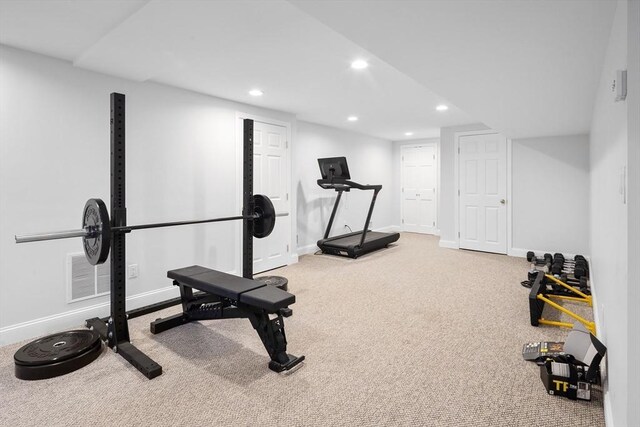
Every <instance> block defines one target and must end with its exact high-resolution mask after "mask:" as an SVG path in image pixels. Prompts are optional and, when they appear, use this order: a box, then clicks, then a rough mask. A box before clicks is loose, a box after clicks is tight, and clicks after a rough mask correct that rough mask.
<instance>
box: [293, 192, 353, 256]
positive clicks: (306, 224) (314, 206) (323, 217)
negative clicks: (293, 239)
mask: <svg viewBox="0 0 640 427" xmlns="http://www.w3.org/2000/svg"><path fill="white" fill-rule="evenodd" d="M296 192H297V200H298V235H299V236H300V240H299V243H298V246H299V247H303V246H307V245H311V244H315V243H316V241H318V240H319V239H321V238H322V237H323V236H324V231H325V227H326V226H327V224H328V223H329V218H330V217H331V210H332V209H333V205H334V203H335V200H336V195H335V194H334V193H333V192H332V193H331V195H330V196H318V195H317V193H314V192H310V194H306V193H305V190H304V186H303V185H302V183H301V182H298V186H297V189H296ZM343 200H344V196H343ZM343 205H344V203H341V204H340V206H338V212H336V220H335V221H339V218H341V212H342V210H343V209H344V207H343ZM335 227H336V223H334V227H333V228H334V229H335ZM332 234H335V231H334V233H332Z"/></svg>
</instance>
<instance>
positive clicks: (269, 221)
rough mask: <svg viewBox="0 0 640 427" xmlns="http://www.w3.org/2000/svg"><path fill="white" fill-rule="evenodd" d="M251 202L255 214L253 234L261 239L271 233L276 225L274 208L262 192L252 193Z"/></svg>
mask: <svg viewBox="0 0 640 427" xmlns="http://www.w3.org/2000/svg"><path fill="white" fill-rule="evenodd" d="M253 204H254V206H255V208H254V212H255V213H256V216H257V217H256V218H255V219H254V220H253V236H254V237H257V238H258V239H262V238H263V237H267V236H268V235H269V234H271V232H272V231H273V228H274V227H275V226H276V210H275V209H274V207H273V203H271V200H270V199H269V198H268V197H267V196H263V195H262V194H254V195H253Z"/></svg>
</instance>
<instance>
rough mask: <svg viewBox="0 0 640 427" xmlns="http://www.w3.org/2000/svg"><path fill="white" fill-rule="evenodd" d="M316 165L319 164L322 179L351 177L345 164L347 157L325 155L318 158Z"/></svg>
mask: <svg viewBox="0 0 640 427" xmlns="http://www.w3.org/2000/svg"><path fill="white" fill-rule="evenodd" d="M318 165H319V166H320V173H321V174H322V179H333V178H342V179H351V175H349V167H348V166H347V159H346V158H345V157H327V158H324V159H318Z"/></svg>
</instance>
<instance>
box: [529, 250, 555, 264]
mask: <svg viewBox="0 0 640 427" xmlns="http://www.w3.org/2000/svg"><path fill="white" fill-rule="evenodd" d="M527 261H529V262H532V263H534V264H536V265H547V264H549V265H551V264H552V263H553V257H552V256H551V254H550V253H546V254H544V256H543V257H542V258H540V257H537V256H536V254H535V253H534V252H532V251H529V252H527Z"/></svg>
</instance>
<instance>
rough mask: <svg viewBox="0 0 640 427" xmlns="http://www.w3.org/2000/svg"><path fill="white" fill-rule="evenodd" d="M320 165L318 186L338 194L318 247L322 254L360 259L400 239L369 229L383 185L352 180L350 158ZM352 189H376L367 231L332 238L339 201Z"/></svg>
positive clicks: (320, 160)
mask: <svg viewBox="0 0 640 427" xmlns="http://www.w3.org/2000/svg"><path fill="white" fill-rule="evenodd" d="M318 165H319V166H320V173H321V175H322V179H319V180H318V185H319V186H320V187H322V188H324V189H327V190H335V191H337V192H338V197H337V198H336V202H335V204H334V205H333V211H332V212H331V218H330V219H329V224H328V225H327V229H326V231H325V232H324V238H322V239H320V240H318V247H319V248H320V249H321V250H322V253H325V254H331V255H341V256H346V257H349V258H358V257H359V256H360V255H364V254H366V253H369V252H372V251H375V250H378V249H382V248H385V247H387V246H389V244H391V243H393V242H395V241H397V240H398V239H399V238H400V233H381V232H378V231H371V230H369V222H370V221H371V214H372V213H373V206H374V205H375V203H376V198H377V197H378V193H379V192H380V190H382V185H363V184H358V183H357V182H353V181H351V175H350V174H349V167H348V166H347V159H346V158H345V157H329V158H324V159H318ZM352 189H356V190H373V198H372V199H371V205H370V206H369V213H368V214H367V220H366V221H365V223H364V228H363V230H362V231H356V232H353V233H348V234H341V235H339V236H333V237H329V233H331V226H332V225H333V220H334V219H335V216H336V211H337V210H338V204H340V198H342V193H344V192H349V191H351V190H352Z"/></svg>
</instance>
